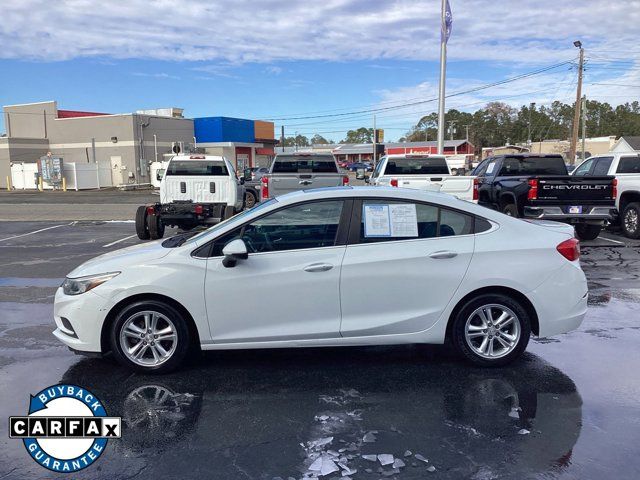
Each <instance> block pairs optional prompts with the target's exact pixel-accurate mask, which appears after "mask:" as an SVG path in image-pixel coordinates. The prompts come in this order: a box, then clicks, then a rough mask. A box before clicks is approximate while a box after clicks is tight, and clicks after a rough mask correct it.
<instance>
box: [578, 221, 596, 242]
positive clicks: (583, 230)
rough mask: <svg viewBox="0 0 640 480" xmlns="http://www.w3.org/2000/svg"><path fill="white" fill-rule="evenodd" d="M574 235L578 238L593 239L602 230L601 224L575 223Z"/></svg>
mask: <svg viewBox="0 0 640 480" xmlns="http://www.w3.org/2000/svg"><path fill="white" fill-rule="evenodd" d="M575 229H576V237H578V238H579V239H580V240H595V239H596V238H598V235H600V232H601V231H602V226H601V225H589V224H582V225H576V226H575Z"/></svg>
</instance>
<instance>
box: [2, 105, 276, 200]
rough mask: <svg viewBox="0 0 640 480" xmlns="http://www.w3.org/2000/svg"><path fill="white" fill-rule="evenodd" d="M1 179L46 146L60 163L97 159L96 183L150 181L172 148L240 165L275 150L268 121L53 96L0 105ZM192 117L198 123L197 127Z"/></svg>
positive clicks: (4, 180) (264, 158)
mask: <svg viewBox="0 0 640 480" xmlns="http://www.w3.org/2000/svg"><path fill="white" fill-rule="evenodd" d="M3 110H4V122H5V128H6V136H3V137H0V187H3V188H6V186H7V178H8V177H9V178H10V177H11V165H12V164H13V165H18V164H22V163H24V164H32V163H36V162H37V161H38V159H39V158H40V157H42V156H45V155H47V153H49V152H51V154H52V156H55V157H61V158H62V159H63V162H64V163H65V164H75V165H79V166H85V167H86V166H87V164H89V165H94V168H95V169H97V171H98V172H99V174H98V177H99V178H100V179H101V180H100V185H99V186H111V185H113V186H118V185H126V184H146V183H150V182H151V178H150V165H151V163H152V162H154V161H162V160H165V159H166V157H167V156H168V155H169V154H172V153H173V152H174V151H177V150H178V149H180V150H179V151H181V152H193V151H197V152H201V153H210V154H218V155H225V156H227V158H228V159H229V160H230V161H231V162H232V163H233V164H234V165H236V166H237V167H246V166H254V165H258V164H260V165H265V164H266V165H268V163H269V162H270V161H271V159H272V158H273V146H274V145H275V143H276V141H275V140H274V138H273V137H274V130H273V123H271V122H260V121H253V120H244V119H236V118H229V117H206V118H198V119H195V120H194V119H189V118H184V117H183V115H182V112H183V110H182V109H179V108H161V109H156V110H139V111H137V112H135V113H122V114H109V113H101V112H89V111H75V110H62V109H58V105H57V102H55V101H47V102H39V103H30V104H20V105H8V106H5V107H4V108H3ZM196 125H197V128H196Z"/></svg>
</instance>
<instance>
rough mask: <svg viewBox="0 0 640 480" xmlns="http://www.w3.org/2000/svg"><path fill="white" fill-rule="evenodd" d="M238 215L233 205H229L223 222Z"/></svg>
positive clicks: (225, 210)
mask: <svg viewBox="0 0 640 480" xmlns="http://www.w3.org/2000/svg"><path fill="white" fill-rule="evenodd" d="M235 214H236V209H235V207H234V206H233V205H227V206H226V207H225V208H224V217H222V219H223V220H226V219H227V218H231V217H233V216H234V215H235Z"/></svg>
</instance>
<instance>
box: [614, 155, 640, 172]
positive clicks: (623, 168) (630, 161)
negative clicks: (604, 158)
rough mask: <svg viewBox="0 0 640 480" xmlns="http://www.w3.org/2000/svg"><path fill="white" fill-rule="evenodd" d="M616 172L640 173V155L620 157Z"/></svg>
mask: <svg viewBox="0 0 640 480" xmlns="http://www.w3.org/2000/svg"><path fill="white" fill-rule="evenodd" d="M616 173H640V155H639V156H635V157H622V158H620V162H619V163H618V171H617V172H616Z"/></svg>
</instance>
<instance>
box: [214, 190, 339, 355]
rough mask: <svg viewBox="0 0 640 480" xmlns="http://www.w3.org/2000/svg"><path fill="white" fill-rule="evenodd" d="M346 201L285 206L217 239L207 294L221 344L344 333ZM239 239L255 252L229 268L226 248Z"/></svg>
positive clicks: (216, 339) (216, 334)
mask: <svg viewBox="0 0 640 480" xmlns="http://www.w3.org/2000/svg"><path fill="white" fill-rule="evenodd" d="M344 204H345V202H344V201H343V200H327V201H314V202H307V203H301V204H297V205H293V206H289V207H284V208H282V209H279V210H276V211H274V212H271V213H268V214H266V215H265V216H263V217H261V218H259V219H257V220H254V221H252V222H250V223H248V224H246V225H244V226H242V227H239V228H238V229H236V230H233V231H231V232H229V233H226V234H224V235H223V236H222V237H220V238H218V239H216V240H214V245H213V247H212V252H211V256H210V258H209V259H208V260H207V277H206V281H205V298H206V305H207V315H208V318H209V325H210V328H211V333H212V337H213V341H214V342H215V343H226V342H259V341H276V340H296V339H300V340H302V339H313V338H333V337H338V336H339V332H340V291H339V284H340V267H341V263H342V258H343V256H344V252H345V248H346V247H345V246H344V245H338V243H341V242H338V241H337V238H338V229H339V226H340V224H341V218H342V215H343V209H345V206H344ZM346 213H348V212H345V214H346ZM343 228H344V227H343ZM236 238H242V240H243V241H244V242H245V244H246V245H247V250H248V251H249V257H248V258H247V259H246V260H239V261H238V263H237V264H236V266H235V267H232V268H225V267H224V266H223V265H222V258H223V257H222V249H223V248H224V246H225V245H226V244H227V243H229V242H230V241H231V240H233V239H236Z"/></svg>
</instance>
